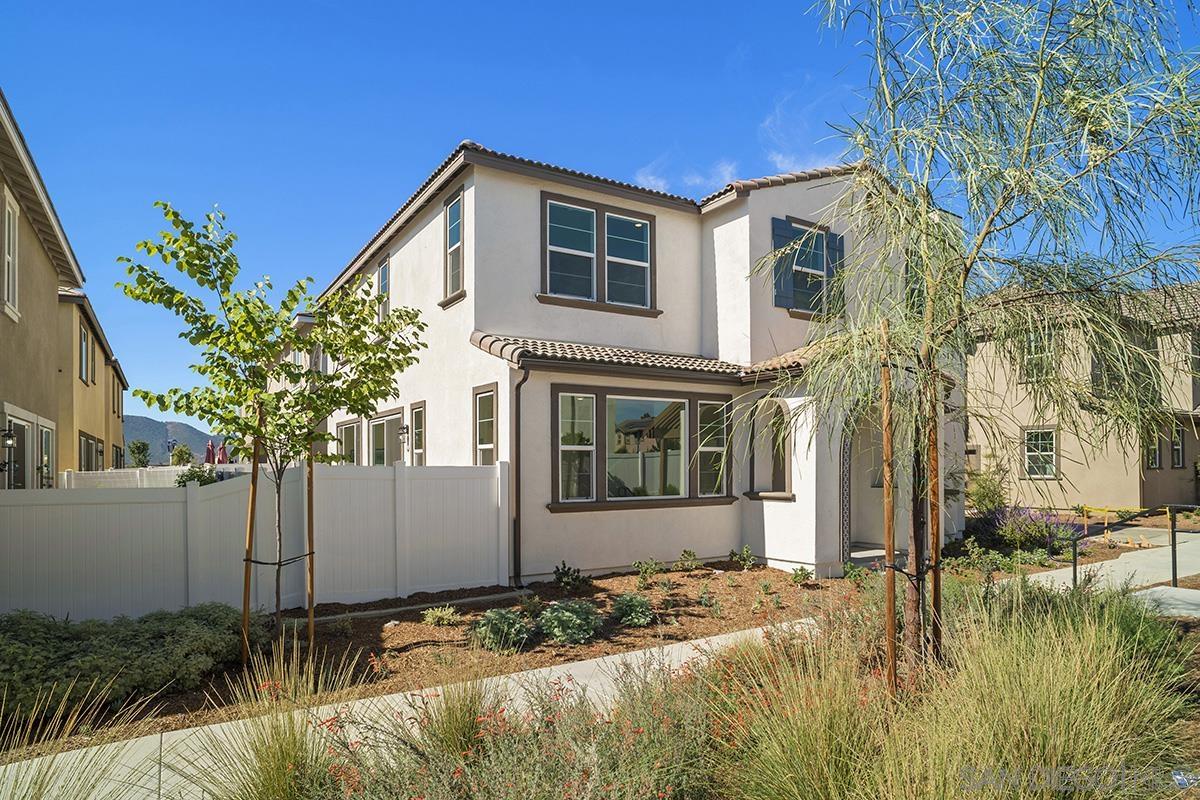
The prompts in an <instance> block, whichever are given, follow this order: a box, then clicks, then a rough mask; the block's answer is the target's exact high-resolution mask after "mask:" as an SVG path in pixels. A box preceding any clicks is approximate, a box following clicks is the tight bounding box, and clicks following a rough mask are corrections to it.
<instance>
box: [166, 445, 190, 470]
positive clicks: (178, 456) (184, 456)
mask: <svg viewBox="0 0 1200 800" xmlns="http://www.w3.org/2000/svg"><path fill="white" fill-rule="evenodd" d="M195 460H196V456H195V455H194V454H193V453H192V448H190V447H188V446H187V445H186V444H184V443H183V442H180V443H179V444H177V445H175V446H174V447H173V448H171V466H172V467H186V466H187V465H189V464H191V463H192V462H193V461H195Z"/></svg>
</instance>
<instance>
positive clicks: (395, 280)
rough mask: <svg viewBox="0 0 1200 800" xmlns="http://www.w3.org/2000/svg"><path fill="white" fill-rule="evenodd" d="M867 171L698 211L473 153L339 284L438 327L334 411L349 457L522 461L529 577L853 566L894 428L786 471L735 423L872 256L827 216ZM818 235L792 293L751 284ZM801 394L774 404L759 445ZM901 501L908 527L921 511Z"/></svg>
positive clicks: (517, 508)
mask: <svg viewBox="0 0 1200 800" xmlns="http://www.w3.org/2000/svg"><path fill="white" fill-rule="evenodd" d="M851 169H852V168H851V167H832V168H825V169H817V170H811V171H808V172H799V173H789V174H785V175H778V176H773V177H770V178H764V179H759V180H751V181H738V182H736V183H732V184H730V185H728V186H726V187H724V188H723V189H722V190H721V191H719V192H716V193H715V194H713V195H711V196H709V197H707V198H704V199H703V200H700V201H696V200H692V199H689V198H687V197H681V196H678V195H673V194H668V193H666V192H661V191H655V190H651V189H645V188H641V187H638V186H634V185H631V184H628V183H623V182H621V181H616V180H611V179H608V178H603V177H599V176H594V175H588V174H585V173H581V172H578V171H575V170H570V169H565V168H562V167H557V166H553V165H550V164H545V163H541V162H536V161H531V160H528V159H524V158H519V157H515V156H511V155H506V154H503V153H498V152H496V151H493V150H490V149H487V148H485V147H482V146H480V145H478V144H475V143H473V142H463V143H462V144H461V145H460V146H459V147H458V148H456V149H455V150H454V151H453V152H452V153H451V154H450V155H449V156H448V157H447V158H446V159H445V161H444V162H442V164H441V165H440V166H438V167H437V169H435V170H434V171H433V173H432V174H431V175H430V176H429V178H428V179H427V180H426V181H425V182H424V183H423V184H422V185H421V187H420V188H419V189H418V190H417V191H416V193H415V194H414V195H413V196H412V197H410V198H409V200H408V201H407V202H405V203H404V205H403V206H402V207H401V208H400V209H399V210H398V211H397V212H396V213H395V214H394V215H393V216H392V217H391V218H390V219H389V220H388V221H387V222H386V223H385V224H384V225H383V227H382V228H381V229H380V230H379V231H378V233H376V234H375V235H374V236H373V237H372V238H371V239H370V241H369V242H367V244H366V245H365V246H364V247H363V248H362V249H361V250H360V251H359V253H358V254H357V255H356V256H355V257H354V258H353V259H352V260H351V261H350V263H349V264H348V265H347V267H346V268H345V269H344V270H343V271H342V272H341V273H340V274H339V275H338V276H337V277H336V278H335V279H334V280H333V281H332V282H331V283H330V284H329V286H328V287H327V288H326V289H325V292H324V293H323V294H328V293H329V292H332V291H335V290H337V289H339V288H340V287H343V286H345V285H347V284H348V283H350V282H352V281H354V280H357V279H366V280H369V281H371V284H372V285H373V286H374V287H375V289H376V291H378V292H380V293H383V294H386V296H387V303H388V305H389V306H390V307H395V306H397V305H408V306H413V307H416V308H418V309H419V310H420V311H421V314H422V319H423V320H424V321H425V322H426V323H427V324H428V329H427V330H426V331H425V333H424V335H423V339H424V341H426V342H427V343H428V349H426V350H423V351H421V352H420V362H419V363H418V364H416V365H414V366H413V367H411V368H410V369H408V370H406V371H405V372H404V373H403V374H401V375H398V376H397V386H398V389H399V394H400V397H399V399H398V400H396V401H395V402H394V403H389V404H387V406H386V407H381V408H379V410H378V412H377V413H375V414H373V415H371V416H370V417H367V418H354V417H348V416H346V415H345V414H340V415H334V416H333V417H332V418H331V419H330V420H329V430H331V431H334V432H335V433H336V436H337V441H338V447H339V449H340V451H341V452H342V454H343V455H344V456H345V457H346V459H347V460H348V461H350V462H352V463H356V464H360V465H390V464H392V463H394V462H401V461H402V462H405V463H407V464H413V465H466V464H480V465H488V464H494V463H496V462H498V461H506V462H509V463H510V464H511V474H512V487H513V496H512V498H511V507H512V508H513V511H514V514H513V516H514V520H513V536H512V550H513V553H512V555H513V561H512V563H513V564H514V573H515V575H514V579H515V580H516V581H518V582H520V581H521V580H522V579H529V578H533V577H535V576H542V575H546V574H548V573H550V572H551V571H552V570H553V569H554V567H555V566H556V565H557V564H558V563H559V562H561V561H563V560H566V561H567V562H568V563H570V564H573V565H575V566H578V567H581V568H583V569H587V570H592V571H596V570H605V569H616V568H621V567H625V566H627V565H629V564H630V563H631V562H632V561H634V560H637V559H645V558H657V559H659V560H662V561H671V560H674V559H676V558H677V557H678V556H679V554H680V552H681V551H682V550H684V549H690V550H694V551H695V552H696V553H697V554H698V555H699V556H700V557H702V558H713V557H720V556H724V555H726V554H727V553H728V552H729V551H730V550H731V549H740V548H741V547H742V546H743V545H749V546H750V548H751V550H752V551H753V552H754V553H755V554H757V555H758V556H760V557H766V558H768V559H769V560H770V562H771V563H773V564H776V565H778V566H782V567H787V566H800V565H805V566H808V567H811V568H815V569H816V570H817V571H818V572H820V573H822V574H838V573H840V571H841V568H842V564H843V563H845V562H846V561H847V560H848V559H849V558H850V554H851V543H852V542H855V543H859V542H862V543H878V542H879V541H881V536H882V530H881V528H882V526H881V519H882V515H881V511H880V508H881V501H882V490H881V489H880V488H879V483H878V475H879V467H878V464H879V463H880V462H879V456H878V452H877V451H878V442H877V438H878V437H877V436H876V435H872V434H870V433H869V432H866V431H860V432H855V431H845V430H843V429H842V425H841V423H840V421H838V420H832V421H830V420H819V421H818V420H814V419H808V420H801V421H798V422H797V424H796V426H795V428H794V430H793V433H792V436H791V437H790V439H789V442H788V445H787V447H786V452H785V453H784V454H783V455H782V456H779V455H777V453H776V452H774V448H772V446H771V443H770V441H769V438H768V436H766V435H756V436H754V437H753V439H754V441H753V444H752V446H747V445H746V444H745V442H744V441H743V443H742V444H741V445H739V444H737V443H736V442H737V441H739V440H745V439H746V438H747V437H748V431H746V430H745V429H744V428H746V427H748V426H735V425H734V423H733V419H734V417H735V415H736V411H737V409H739V408H742V407H743V405H742V404H748V403H749V401H751V400H754V399H757V398H759V397H761V396H762V395H763V394H764V392H765V390H766V388H767V387H769V386H771V385H772V380H773V377H774V376H775V375H777V374H779V373H780V372H784V371H792V370H799V369H802V367H803V362H804V358H803V353H802V351H801V350H799V349H796V350H793V348H798V347H799V346H800V345H801V344H803V343H804V342H805V338H806V334H807V331H808V326H809V320H810V319H811V318H812V317H813V315H814V314H815V313H819V312H820V311H821V308H820V307H819V300H820V297H821V293H820V291H819V290H820V288H821V286H823V285H824V282H825V280H826V279H827V276H828V275H830V274H831V273H832V272H833V271H834V270H836V269H837V266H838V264H839V263H840V262H841V260H842V258H843V254H844V253H845V252H848V251H849V249H850V248H853V247H855V246H856V243H855V242H851V241H845V240H844V238H843V235H842V234H843V231H840V230H827V229H824V228H820V227H819V226H814V225H813V223H806V222H804V220H813V219H819V218H820V217H821V215H822V212H823V211H824V210H825V209H826V208H828V207H830V204H831V203H832V202H833V201H834V200H835V199H836V198H837V197H839V196H840V194H841V193H843V192H844V191H845V189H846V187H847V185H848V181H849V178H850V177H851ZM814 230H816V233H815V235H813V236H809V235H808V234H810V233H811V232H812V231H814ZM801 236H805V237H806V240H807V241H809V242H811V243H812V244H811V246H809V247H805V248H800V249H798V250H797V252H796V254H795V256H794V257H793V258H789V259H788V261H787V263H781V264H780V265H779V266H778V268H777V270H776V273H777V274H776V275H775V280H774V281H773V282H772V280H771V279H770V278H769V277H768V278H767V279H765V280H764V279H760V278H759V277H757V276H751V272H752V270H753V267H754V265H755V263H756V262H757V261H758V259H760V258H761V257H762V256H764V255H766V254H768V253H769V252H771V251H772V250H775V249H777V248H779V247H781V246H783V245H785V244H787V243H788V242H791V241H793V240H795V239H798V238H800V237H801ZM798 402H799V400H798V399H797V398H783V399H780V400H777V401H773V403H772V404H771V405H770V406H768V407H765V408H763V409H761V410H760V412H759V413H761V414H762V415H763V424H762V425H761V426H760V427H757V430H758V431H760V433H761V431H763V430H765V429H766V428H767V425H766V423H767V422H769V419H766V417H768V416H770V415H775V414H782V413H784V409H785V408H789V407H795V405H796V403H798ZM402 434H404V435H403V436H402ZM810 434H814V435H813V436H811V437H810ZM810 438H811V440H812V444H811V445H810ZM727 442H735V443H734V445H733V447H731V448H727V447H726V443H727ZM728 452H732V453H733V456H732V458H733V463H731V464H725V463H724V461H725V459H726V458H727V453H728ZM944 452H945V456H944V458H945V459H946V463H947V464H948V465H954V464H957V463H959V462H960V461H961V457H962V452H963V446H962V438H961V426H957V429H956V428H955V426H952V425H947V426H946V437H945V442H944ZM948 500H949V502H947V503H945V504H944V505H943V507H944V509H945V516H946V520H945V521H946V524H945V528H946V529H947V530H948V531H949V532H954V531H957V530H960V529H961V519H962V511H961V504H960V503H958V502H957V501H956V500H955V499H954V498H953V497H951V498H948ZM897 505H898V506H900V507H901V508H902V511H901V512H900V513H899V514H898V521H899V525H898V527H899V529H900V531H901V532H902V533H903V532H904V531H906V530H907V524H906V522H905V520H907V515H906V514H905V513H904V511H903V509H904V508H905V507H906V506H909V505H910V504H908V503H906V502H903V501H900V500H898V502H897ZM446 513H448V514H451V513H454V510H453V509H447V510H446ZM903 541H904V538H903V536H902V537H901V542H902V543H903Z"/></svg>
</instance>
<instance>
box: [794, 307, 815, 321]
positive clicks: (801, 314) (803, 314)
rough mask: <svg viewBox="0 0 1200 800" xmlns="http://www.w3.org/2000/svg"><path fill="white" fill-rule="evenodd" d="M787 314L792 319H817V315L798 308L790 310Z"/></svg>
mask: <svg viewBox="0 0 1200 800" xmlns="http://www.w3.org/2000/svg"><path fill="white" fill-rule="evenodd" d="M787 313H788V316H789V317H791V318H792V319H804V320H810V319H816V318H817V314H815V313H813V312H812V311H801V310H800V309H798V308H789V309H788V310H787Z"/></svg>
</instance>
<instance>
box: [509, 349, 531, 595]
mask: <svg viewBox="0 0 1200 800" xmlns="http://www.w3.org/2000/svg"><path fill="white" fill-rule="evenodd" d="M521 369H522V372H523V373H524V374H522V375H521V380H519V381H517V385H516V386H515V387H514V388H513V413H514V414H515V415H516V419H515V420H513V449H512V480H513V486H514V487H516V488H515V490H514V492H513V523H512V548H513V560H512V569H513V585H514V586H516V587H517V588H522V587H523V584H522V582H521V387H522V386H524V385H525V381H527V380H529V367H524V366H523V367H522V368H521Z"/></svg>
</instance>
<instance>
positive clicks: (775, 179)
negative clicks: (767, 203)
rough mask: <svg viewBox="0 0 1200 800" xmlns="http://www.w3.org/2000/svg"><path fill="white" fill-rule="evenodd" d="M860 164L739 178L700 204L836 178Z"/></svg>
mask: <svg viewBox="0 0 1200 800" xmlns="http://www.w3.org/2000/svg"><path fill="white" fill-rule="evenodd" d="M859 167H860V165H859V164H834V165H831V166H828V167H816V168H814V169H808V170H804V171H802V172H784V173H781V174H779V175H768V176H766V177H764V178H749V179H746V180H738V181H734V182H732V183H727V184H725V186H723V187H722V188H720V189H718V190H717V191H715V192H713V193H712V194H710V195H708V196H707V197H705V198H703V199H701V200H700V203H699V204H700V205H702V206H705V205H708V204H709V203H711V202H712V201H714V200H716V199H717V198H720V197H724V196H725V195H727V194H730V193H733V194H744V193H745V192H751V191H754V190H755V189H766V188H768V187H771V186H785V185H787V184H789V183H802V182H803V181H812V180H817V179H819V178H836V177H839V176H841V175H849V174H850V173H852V172H854V171H855V170H857V169H859Z"/></svg>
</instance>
